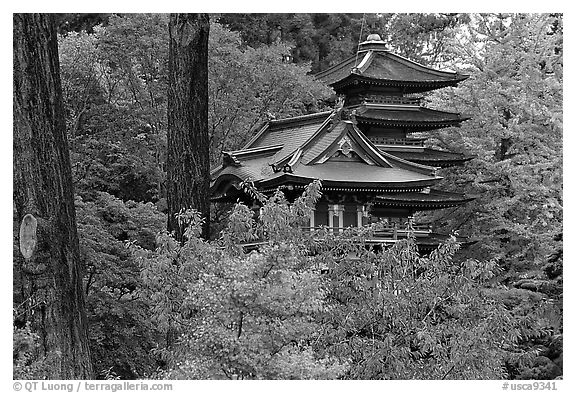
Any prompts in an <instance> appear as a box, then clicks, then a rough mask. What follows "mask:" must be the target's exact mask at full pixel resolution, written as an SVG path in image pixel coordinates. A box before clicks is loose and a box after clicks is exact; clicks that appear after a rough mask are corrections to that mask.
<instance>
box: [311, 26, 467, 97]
mask: <svg viewBox="0 0 576 393" xmlns="http://www.w3.org/2000/svg"><path fill="white" fill-rule="evenodd" d="M316 77H317V78H318V79H320V80H322V81H323V82H325V83H326V84H327V85H329V86H332V87H333V88H334V90H336V92H337V93H340V92H342V91H344V90H346V89H348V88H350V87H354V86H357V85H358V84H365V85H372V86H381V87H388V88H395V89H400V90H401V91H402V92H403V93H418V92H424V91H430V90H434V89H440V88H443V87H448V86H456V85H457V84H458V83H459V82H461V81H463V80H465V79H466V78H468V75H463V74H459V73H456V72H450V71H439V70H435V69H433V68H429V67H426V66H423V65H421V64H418V63H416V62H413V61H412V60H409V59H407V58H405V57H402V56H399V55H397V54H394V53H392V52H390V51H389V50H388V49H387V48H386V45H385V43H384V42H383V41H381V40H380V37H378V36H377V35H371V36H369V37H368V40H367V41H365V42H363V43H362V44H361V45H360V50H359V52H358V54H357V55H356V56H352V57H350V58H348V59H346V60H345V61H344V62H342V63H340V64H338V65H335V66H333V67H331V68H328V69H327V70H324V71H322V72H320V73H318V74H316Z"/></svg>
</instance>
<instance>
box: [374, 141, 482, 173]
mask: <svg viewBox="0 0 576 393" xmlns="http://www.w3.org/2000/svg"><path fill="white" fill-rule="evenodd" d="M377 146H378V148H379V149H380V150H382V151H385V152H387V153H390V154H392V155H395V156H396V157H399V158H402V159H404V160H408V161H412V162H416V163H419V164H424V165H432V166H436V167H441V168H445V167H449V166H453V165H458V164H461V163H464V162H466V161H469V160H471V159H473V158H474V157H471V156H465V155H464V154H462V153H455V152H451V151H444V150H437V149H432V148H429V147H422V146H414V147H413V146H409V147H404V146H400V145H397V146H386V145H377Z"/></svg>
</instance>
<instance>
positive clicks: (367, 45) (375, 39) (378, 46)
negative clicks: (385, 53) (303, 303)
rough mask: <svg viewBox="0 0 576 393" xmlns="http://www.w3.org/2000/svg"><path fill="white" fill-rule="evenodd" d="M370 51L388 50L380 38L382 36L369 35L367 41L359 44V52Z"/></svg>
mask: <svg viewBox="0 0 576 393" xmlns="http://www.w3.org/2000/svg"><path fill="white" fill-rule="evenodd" d="M368 49H372V50H388V48H387V47H386V43H385V42H384V41H383V40H382V38H380V35H379V34H377V33H372V34H369V35H368V37H367V38H366V41H364V42H361V43H360V44H358V51H359V52H361V51H365V50H368Z"/></svg>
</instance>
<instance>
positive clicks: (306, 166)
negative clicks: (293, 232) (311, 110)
mask: <svg viewBox="0 0 576 393" xmlns="http://www.w3.org/2000/svg"><path fill="white" fill-rule="evenodd" d="M316 77H317V78H318V79H319V80H321V81H323V82H325V83H326V84H327V85H329V86H331V87H332V88H333V89H334V91H335V92H336V94H337V95H338V97H339V99H338V103H337V105H336V108H335V109H334V110H332V111H327V112H321V113H316V114H311V115H305V116H299V117H294V118H289V119H282V120H272V121H269V122H268V123H267V124H265V125H264V126H263V127H262V128H261V129H260V130H259V131H258V132H257V134H256V135H255V136H254V137H253V138H252V139H251V140H250V141H249V142H248V143H247V144H246V145H245V146H244V147H243V148H242V149H240V150H237V151H229V152H223V160H222V164H221V165H220V166H218V167H217V168H214V169H213V170H212V172H211V176H212V184H211V189H212V195H213V199H214V200H215V201H229V202H233V201H236V200H237V199H238V198H241V199H244V200H246V195H243V191H242V189H241V187H240V186H239V185H240V183H241V182H242V181H245V180H251V181H252V182H253V183H254V185H255V186H256V187H257V188H258V189H259V190H260V191H262V192H264V193H269V192H273V191H274V190H275V189H276V188H278V187H281V188H282V189H283V191H284V192H285V193H286V194H287V196H289V197H290V196H295V195H297V194H298V193H299V192H301V190H302V189H303V188H304V187H305V186H306V185H307V184H308V183H310V182H312V181H313V180H314V179H321V181H322V193H323V196H322V198H321V200H320V201H319V202H318V203H317V205H316V209H315V211H314V213H313V215H312V216H311V217H310V229H312V230H313V229H314V228H316V227H319V226H327V227H328V228H330V230H333V231H340V230H342V229H343V228H345V227H348V226H361V225H365V224H367V223H370V222H374V221H383V222H384V223H386V227H387V228H388V230H385V231H383V232H382V233H380V234H379V236H378V238H377V239H374V241H375V242H381V243H392V242H394V241H396V240H397V239H398V238H401V237H402V236H405V235H406V233H407V232H406V231H407V228H406V225H407V224H409V225H410V226H411V227H412V229H413V230H414V231H415V234H416V236H417V239H418V243H419V245H420V247H421V248H424V249H426V248H428V249H429V248H433V247H435V245H437V244H438V241H439V240H441V239H442V238H443V236H440V235H438V234H435V233H434V232H433V231H432V227H431V226H430V225H419V224H418V223H415V222H413V220H412V217H413V215H414V214H415V213H416V212H418V211H424V210H431V209H442V208H447V207H454V206H458V205H460V204H463V203H465V202H467V201H468V200H470V199H469V198H467V197H466V196H464V195H462V194H457V193H452V192H447V191H442V190H439V189H436V188H435V186H436V185H437V184H438V183H439V182H440V180H441V179H442V178H441V177H440V176H439V175H438V170H439V169H440V168H445V167H449V166H453V165H459V164H462V163H463V162H465V161H466V160H467V159H468V158H467V157H465V156H463V155H462V154H458V153H452V152H448V151H441V150H437V149H431V148H428V147H425V145H424V142H425V138H422V137H415V136H414V135H422V133H423V132H430V131H434V130H437V129H440V128H443V127H449V126H459V125H460V123H461V122H462V121H464V120H466V118H464V117H462V116H461V115H460V114H458V113H451V112H444V111H438V110H434V109H430V108H426V107H424V106H423V105H422V103H421V101H422V97H421V96H420V95H419V94H421V93H423V92H427V91H431V90H435V89H440V88H444V87H448V86H456V85H457V84H458V83H459V82H461V81H463V80H465V79H466V78H467V76H466V75H461V74H458V73H453V72H446V71H438V70H435V69H432V68H429V67H425V66H423V65H420V64H417V63H415V62H413V61H411V60H408V59H406V58H404V57H402V56H399V55H396V54H394V53H392V52H390V51H389V50H387V49H386V45H385V44H384V42H383V41H382V40H380V37H379V36H378V35H376V34H372V35H370V36H369V37H368V39H367V41H365V42H363V43H362V44H360V48H359V51H358V55H356V56H352V57H350V58H349V59H347V60H345V61H343V62H342V63H340V64H338V65H336V66H334V67H331V68H329V69H327V70H325V71H322V72H320V73H319V74H317V75H316Z"/></svg>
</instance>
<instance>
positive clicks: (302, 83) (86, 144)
mask: <svg viewBox="0 0 576 393" xmlns="http://www.w3.org/2000/svg"><path fill="white" fill-rule="evenodd" d="M134 37H137V39H134ZM59 45H60V63H61V70H62V71H61V73H62V84H63V90H64V99H65V104H66V110H67V112H68V117H67V118H68V132H69V135H70V139H71V150H72V152H71V153H72V154H71V156H72V164H73V171H74V178H75V183H76V189H77V191H78V193H79V194H80V195H82V196H83V197H85V198H91V193H92V192H93V191H95V190H97V191H104V192H108V193H110V194H112V195H114V196H116V197H118V198H120V199H123V200H129V199H132V200H136V201H144V202H148V201H152V202H157V201H159V200H161V199H163V198H164V197H165V195H164V193H165V190H164V188H163V182H164V179H165V171H164V161H165V150H166V126H167V123H166V95H165V92H166V89H167V59H168V30H167V16H166V15H163V14H159V15H157V14H134V15H122V16H118V15H111V16H109V17H108V18H107V25H106V27H102V26H100V27H95V28H94V33H93V34H88V33H86V32H79V33H75V32H71V33H68V34H67V35H66V36H62V37H61V38H60V44H59ZM209 47H210V49H209V54H210V58H209V73H210V78H209V80H210V85H209V102H210V109H209V129H210V144H211V149H210V151H211V160H212V164H216V163H217V162H218V160H219V159H220V151H221V150H224V149H232V150H233V149H237V148H240V147H241V146H242V144H244V143H246V141H247V140H248V138H250V137H251V136H252V134H253V133H254V132H255V127H256V126H257V125H258V124H261V123H262V122H263V121H267V120H268V119H269V118H270V117H269V116H275V117H287V116H295V115H301V114H306V113H311V112H315V111H317V110H319V109H322V108H323V104H322V101H321V100H322V99H324V98H326V97H328V96H329V90H328V89H327V88H326V87H325V86H323V85H322V84H320V83H319V82H317V81H315V80H314V79H312V78H311V77H310V76H307V75H306V74H307V72H308V71H309V67H308V66H306V65H296V64H291V63H285V62H283V56H284V55H285V54H287V53H288V52H289V48H288V47H287V46H286V45H284V44H273V45H270V46H262V47H259V48H257V49H253V48H250V47H246V46H244V44H243V42H242V41H241V40H240V38H239V36H238V34H235V33H231V32H229V31H228V30H226V29H225V28H223V27H222V26H220V25H218V24H216V23H213V24H212V27H211V33H210V42H209Z"/></svg>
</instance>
